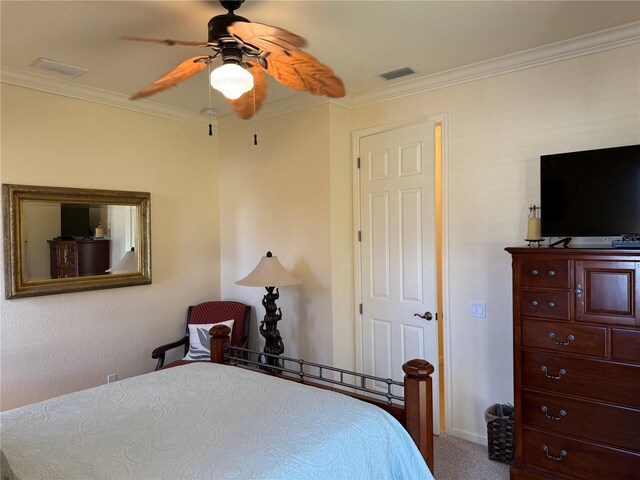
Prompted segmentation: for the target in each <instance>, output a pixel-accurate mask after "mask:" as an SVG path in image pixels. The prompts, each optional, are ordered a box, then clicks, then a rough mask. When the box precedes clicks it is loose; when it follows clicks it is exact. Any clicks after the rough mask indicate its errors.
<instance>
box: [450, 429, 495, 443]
mask: <svg viewBox="0 0 640 480" xmlns="http://www.w3.org/2000/svg"><path fill="white" fill-rule="evenodd" d="M449 435H451V436H453V437H458V438H462V439H463V440H468V441H470V442H473V443H479V444H480V445H486V444H487V437H486V436H484V435H478V434H477V433H471V432H467V431H465V430H460V429H458V428H452V429H451V430H450V431H449Z"/></svg>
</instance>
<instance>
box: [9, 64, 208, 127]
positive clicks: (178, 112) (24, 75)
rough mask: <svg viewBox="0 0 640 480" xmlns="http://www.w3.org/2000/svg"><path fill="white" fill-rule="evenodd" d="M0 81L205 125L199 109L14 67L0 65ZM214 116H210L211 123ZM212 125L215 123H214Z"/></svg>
mask: <svg viewBox="0 0 640 480" xmlns="http://www.w3.org/2000/svg"><path fill="white" fill-rule="evenodd" d="M0 82H1V83H7V84H10V85H16V86H18V87H24V88H30V89H32V90H39V91H41V92H46V93H52V94H54V95H62V96H64V97H70V98H75V99H78V100H86V101H88V102H94V103H100V104H102V105H108V106H110V107H116V108H122V109H125V110H130V111H133V112H138V113H144V114H147V115H154V116H156V117H163V118H167V119H169V120H175V121H178V122H184V123H190V124H192V125H198V126H202V125H207V124H208V123H209V120H208V118H206V117H204V116H203V115H201V114H200V113H193V112H190V111H187V110H182V109H179V108H175V107H169V106H167V105H161V104H159V103H155V102H150V101H147V100H136V101H135V102H132V101H131V100H130V99H129V97H127V96H126V95H123V94H121V93H115V92H110V91H108V90H102V89H100V88H95V87H89V86H86V85H80V84H77V83H71V82H68V81H64V80H60V79H57V78H52V77H47V76H43V75H38V74H35V73H32V72H27V71H25V70H21V69H19V68H14V67H2V69H1V70H0ZM215 121H216V119H215V118H214V119H212V123H213V122H215ZM214 127H216V125H215V124H214Z"/></svg>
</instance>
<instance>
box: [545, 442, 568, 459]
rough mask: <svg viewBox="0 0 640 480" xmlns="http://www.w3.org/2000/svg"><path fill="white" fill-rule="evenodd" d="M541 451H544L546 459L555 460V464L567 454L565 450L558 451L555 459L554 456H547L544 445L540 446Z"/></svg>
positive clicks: (546, 448)
mask: <svg viewBox="0 0 640 480" xmlns="http://www.w3.org/2000/svg"><path fill="white" fill-rule="evenodd" d="M542 450H544V454H545V455H546V456H547V458H550V459H551V460H555V461H556V462H559V461H560V460H562V459H563V458H564V457H566V456H567V452H566V451H565V450H560V455H558V456H557V457H556V456H554V455H549V447H547V446H546V445H543V446H542Z"/></svg>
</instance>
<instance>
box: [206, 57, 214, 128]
mask: <svg viewBox="0 0 640 480" xmlns="http://www.w3.org/2000/svg"><path fill="white" fill-rule="evenodd" d="M207 66H208V67H209V77H208V78H211V60H209V62H208V63H207ZM207 90H208V91H209V112H208V113H209V136H210V137H213V126H212V125H211V112H213V108H212V107H211V84H210V83H209V81H208V80H207Z"/></svg>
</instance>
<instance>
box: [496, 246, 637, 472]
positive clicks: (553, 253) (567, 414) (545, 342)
mask: <svg viewBox="0 0 640 480" xmlns="http://www.w3.org/2000/svg"><path fill="white" fill-rule="evenodd" d="M507 251H508V252H509V253H511V255H512V257H513V334H514V388H515V444H516V448H515V459H514V464H513V466H512V467H511V479H512V480H518V479H529V480H531V479H554V480H555V479H558V480H563V479H566V480H569V479H571V480H577V479H581V480H595V479H602V478H612V479H613V478H616V479H624V478H629V479H630V478H638V477H637V475H638V472H640V441H639V439H640V436H639V433H638V432H640V353H638V352H640V250H619V249H611V248H558V249H554V248H507Z"/></svg>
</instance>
